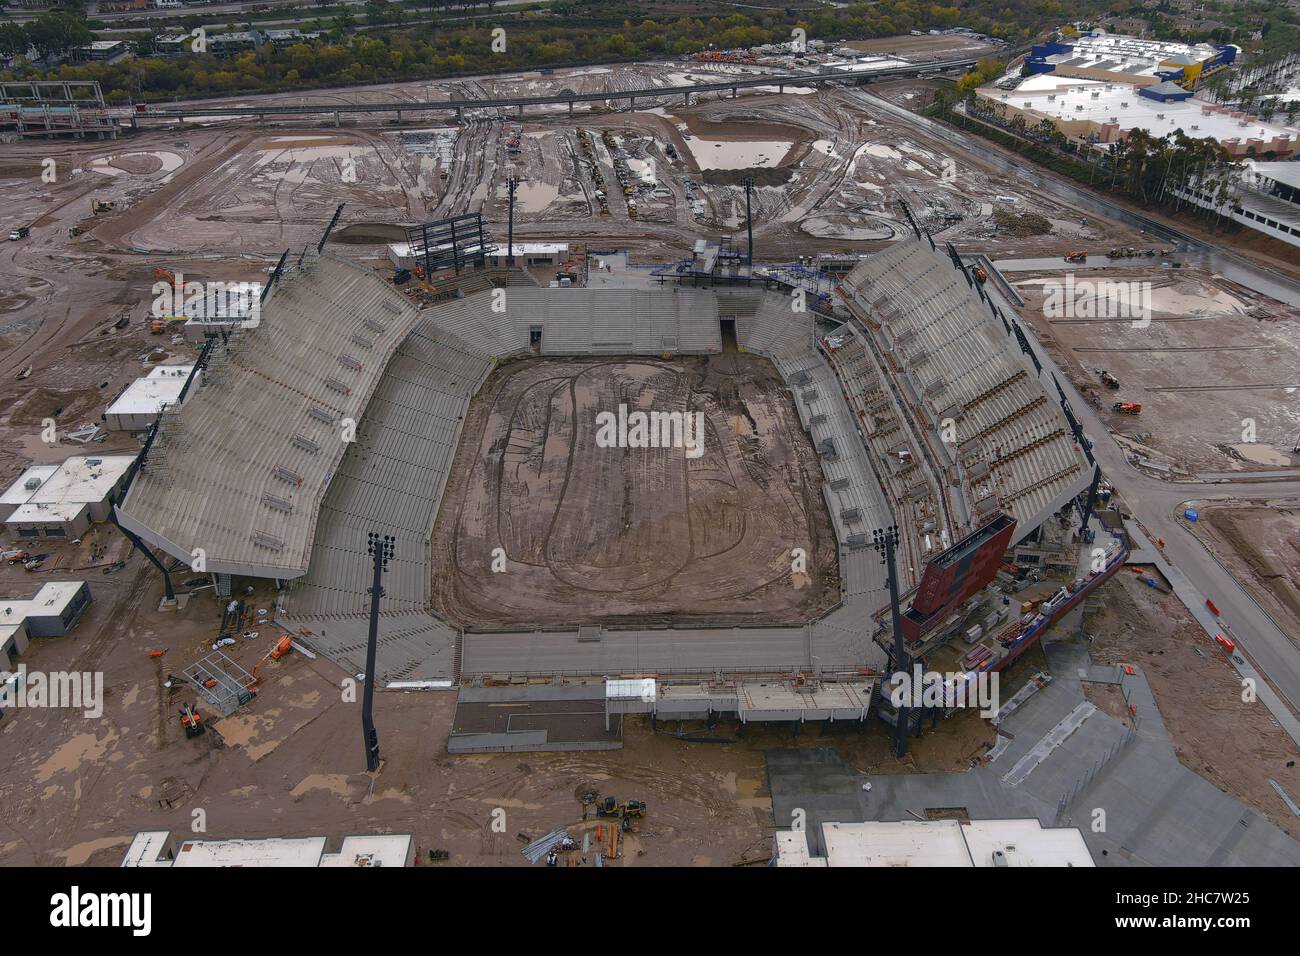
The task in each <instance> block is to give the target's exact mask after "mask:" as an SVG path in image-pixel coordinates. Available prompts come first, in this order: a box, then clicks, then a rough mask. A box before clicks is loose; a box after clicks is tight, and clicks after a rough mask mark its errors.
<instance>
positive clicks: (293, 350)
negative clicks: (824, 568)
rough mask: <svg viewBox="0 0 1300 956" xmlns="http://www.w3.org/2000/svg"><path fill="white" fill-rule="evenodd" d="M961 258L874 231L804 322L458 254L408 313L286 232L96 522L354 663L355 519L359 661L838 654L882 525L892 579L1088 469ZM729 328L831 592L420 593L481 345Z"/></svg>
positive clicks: (675, 344)
mask: <svg viewBox="0 0 1300 956" xmlns="http://www.w3.org/2000/svg"><path fill="white" fill-rule="evenodd" d="M963 279H964V277H963V274H962V272H960V271H958V268H957V267H956V265H955V264H954V262H953V261H950V260H949V259H948V257H946V256H944V255H943V254H941V253H938V252H936V251H935V250H934V249H933V245H932V244H931V243H929V242H928V240H918V241H904V242H900V243H897V244H896V245H894V246H892V247H890V248H889V249H888V250H887V251H885V252H883V253H881V254H879V255H877V256H873V257H871V258H870V259H868V260H866V261H864V262H863V263H862V264H861V265H859V266H858V267H857V268H856V269H855V270H854V271H853V272H852V273H851V274H850V275H849V277H848V279H847V280H846V282H845V284H844V287H843V290H842V292H843V298H844V299H845V303H844V305H846V306H847V307H848V310H849V312H848V315H847V320H846V321H844V322H843V324H841V325H840V326H839V327H838V328H837V329H835V330H834V331H833V332H830V333H829V334H825V335H821V336H819V334H818V329H817V325H816V323H817V322H823V323H824V322H825V317H817V316H815V315H814V314H813V313H811V312H806V311H804V312H800V311H794V310H792V309H791V306H790V302H791V299H790V297H789V296H788V295H787V294H785V292H784V291H780V292H771V291H767V290H764V289H760V288H758V287H753V288H750V287H745V286H726V287H717V288H711V289H688V288H677V287H671V286H670V287H667V288H655V289H643V288H638V289H609V288H600V289H589V288H539V287H537V286H536V285H535V284H533V282H532V280H531V278H529V277H528V276H527V274H525V273H523V272H510V271H504V270H503V271H496V272H485V271H473V272H468V273H466V274H464V275H463V276H461V277H459V278H458V279H457V280H456V282H455V283H454V284H453V286H452V293H451V295H450V296H449V297H447V298H445V299H444V300H442V301H440V302H436V303H434V304H431V305H427V306H425V307H424V308H423V309H421V310H416V309H415V308H414V307H413V306H412V305H411V304H410V302H409V301H408V299H407V298H406V297H405V296H403V295H401V294H400V293H399V292H398V291H396V290H395V289H394V288H393V287H392V286H390V285H388V284H387V283H385V282H384V281H383V280H382V279H381V278H380V277H379V276H378V275H377V274H375V273H374V272H373V271H371V270H369V269H366V268H363V267H361V266H359V265H357V264H354V263H351V262H349V261H347V260H346V259H343V258H340V257H337V256H334V255H329V254H326V255H321V256H317V255H315V254H313V253H312V251H311V250H308V251H307V252H306V253H304V255H303V256H302V257H301V258H300V259H299V260H298V261H297V262H296V263H293V262H291V263H290V265H289V266H287V267H286V269H285V271H284V274H283V277H282V278H281V279H280V281H279V282H277V283H275V284H274V285H273V286H272V289H271V292H270V294H269V295H268V297H267V298H266V301H265V303H264V305H263V309H262V319H261V323H260V325H259V326H258V327H256V328H252V329H247V330H244V331H241V332H238V333H235V334H234V335H232V336H231V337H230V339H229V342H228V343H225V344H217V345H216V346H215V347H214V350H213V354H212V357H211V360H210V368H209V371H208V373H207V374H206V375H205V376H204V377H203V379H202V384H201V385H199V386H198V391H197V394H196V395H194V396H193V397H191V398H190V399H189V401H187V402H186V403H185V405H184V406H183V407H182V408H181V409H180V410H179V411H177V412H174V413H169V414H167V415H165V416H164V420H163V421H162V423H161V424H160V427H159V430H158V433H157V436H156V439H155V441H154V442H153V445H152V448H150V449H147V450H146V456H145V458H144V461H143V464H142V467H141V469H140V472H139V474H138V476H137V477H136V480H135V481H134V483H133V485H132V486H131V487H130V490H129V492H128V495H127V497H126V499H125V501H124V502H123V503H122V504H121V505H120V506H119V508H118V514H119V519H120V520H121V521H122V523H123V525H125V526H126V527H128V528H130V529H131V530H132V531H134V532H135V533H136V534H138V535H139V536H140V537H141V538H142V539H143V540H144V541H145V542H147V543H149V544H151V545H153V546H155V547H157V548H159V549H161V550H162V551H165V552H167V553H168V554H170V555H172V556H174V557H175V558H177V559H179V560H180V561H182V562H185V563H187V564H188V563H190V562H191V560H192V557H193V555H194V554H195V553H196V551H197V549H202V551H203V552H204V554H205V558H206V562H207V570H208V571H209V572H212V573H215V574H218V575H219V576H220V575H251V576H257V577H266V578H275V579H277V580H278V581H280V582H281V583H282V584H283V585H284V587H283V590H282V592H281V597H280V601H279V607H278V616H279V618H280V620H281V621H282V622H283V623H285V624H286V625H288V626H290V627H291V628H293V629H295V630H297V629H298V628H305V629H306V630H307V631H308V632H309V634H310V637H309V638H308V639H309V642H310V643H311V645H312V647H313V648H315V649H316V650H318V651H319V652H321V653H323V654H325V655H327V656H329V657H331V658H333V659H335V660H336V661H338V662H339V663H340V665H342V666H344V667H346V668H347V669H348V670H349V671H351V672H356V671H358V670H361V669H363V667H364V660H365V641H366V632H367V612H368V606H369V596H368V594H367V593H366V589H367V587H368V584H369V566H370V559H369V558H368V556H367V554H366V545H367V534H368V533H369V532H371V531H381V532H383V533H388V534H392V535H394V536H395V537H396V558H395V560H394V561H392V562H391V563H390V570H389V573H388V575H387V577H386V578H385V580H384V592H385V593H384V597H383V600H382V603H381V629H380V639H379V651H378V677H379V679H380V680H381V681H382V682H391V681H399V680H447V681H458V682H461V683H465V684H467V683H472V682H473V681H474V680H476V679H477V678H481V677H484V676H488V675H492V676H495V677H500V676H502V675H509V676H512V677H523V676H541V675H558V674H564V675H569V676H580V675H605V676H616V675H620V674H641V675H644V674H656V675H659V676H661V677H671V676H673V675H683V676H685V675H691V674H710V675H712V674H716V673H725V674H732V675H739V674H756V675H761V674H790V673H795V672H803V673H817V674H820V675H822V676H823V677H826V678H833V677H834V676H836V675H843V676H845V677H848V676H850V675H860V674H861V673H862V672H863V670H864V669H867V668H876V669H879V667H880V666H881V665H882V664H883V662H884V658H883V654H882V652H881V651H880V650H879V648H877V647H876V646H875V645H874V644H873V642H872V640H871V633H870V630H871V628H872V627H874V622H873V620H872V618H873V615H875V614H877V613H878V612H879V611H880V610H881V609H882V608H884V607H885V606H886V605H887V594H886V587H885V583H886V582H885V569H884V567H883V562H882V560H881V557H880V555H879V554H878V553H877V551H876V550H875V548H874V547H873V544H872V542H873V537H872V535H873V532H874V531H876V530H878V529H881V528H885V527H888V526H891V525H895V524H897V525H899V527H900V531H901V532H902V535H901V538H902V540H903V541H904V546H903V552H902V557H903V560H900V562H899V563H900V575H901V576H902V577H903V579H904V581H903V584H904V587H905V588H911V587H913V586H914V585H915V583H916V582H917V580H919V577H920V574H921V572H922V571H923V569H924V564H925V561H926V560H927V559H928V558H929V557H931V556H934V555H937V554H939V553H941V552H942V551H943V550H945V548H946V547H947V546H948V545H949V544H951V543H952V542H953V541H954V540H956V539H958V538H960V537H961V536H962V535H963V534H965V533H966V532H967V531H969V530H970V529H972V528H973V527H976V526H977V525H979V524H981V523H983V520H984V519H985V518H987V517H988V516H990V515H993V514H996V513H997V512H998V511H1000V510H1002V511H1006V512H1008V513H1010V514H1012V515H1013V516H1014V517H1016V518H1017V520H1018V522H1019V526H1018V528H1017V532H1016V533H1017V537H1023V536H1025V535H1026V534H1028V533H1030V532H1032V530H1033V529H1034V528H1036V527H1037V524H1039V523H1041V522H1042V521H1043V520H1045V519H1046V518H1047V517H1049V516H1050V515H1051V514H1052V513H1053V512H1054V511H1055V510H1056V509H1058V508H1060V507H1061V505H1062V503H1065V502H1068V501H1069V500H1070V499H1071V498H1073V497H1074V496H1075V495H1077V494H1078V493H1079V492H1080V491H1082V490H1083V489H1085V488H1086V487H1087V484H1088V481H1089V479H1090V477H1091V469H1090V468H1089V466H1088V463H1087V462H1086V461H1085V460H1084V454H1083V452H1082V451H1081V450H1080V449H1079V448H1078V447H1077V446H1076V445H1075V444H1074V443H1073V439H1072V437H1071V432H1070V428H1069V427H1068V424H1067V421H1066V418H1065V416H1064V415H1063V413H1062V410H1061V409H1060V408H1058V407H1057V406H1056V403H1055V402H1054V401H1053V400H1052V399H1051V397H1050V396H1049V394H1048V393H1047V391H1046V389H1045V388H1044V386H1043V384H1041V383H1040V381H1039V379H1038V373H1037V371H1036V370H1035V369H1034V368H1033V367H1032V366H1031V365H1030V360H1029V359H1026V358H1025V357H1024V356H1022V355H1021V354H1020V352H1019V350H1018V349H1017V347H1016V343H1015V341H1014V340H1013V339H1012V338H1011V337H1010V336H1008V335H1004V334H1003V329H1002V327H1001V326H1000V325H999V324H998V321H997V319H996V318H995V317H994V315H993V314H992V313H991V311H990V310H989V309H987V308H985V305H984V304H983V303H982V302H981V297H980V296H978V295H977V292H978V290H977V289H975V288H973V287H972V286H971V284H970V282H969V280H966V281H963ZM503 289H504V294H503V293H502V290H503ZM731 323H734V328H735V331H736V341H737V343H738V345H739V348H740V350H741V351H745V352H750V353H755V354H757V355H760V356H763V357H766V358H768V359H770V360H771V362H772V363H773V364H774V366H775V368H776V369H777V371H778V372H779V374H780V376H781V377H782V379H784V381H785V383H786V384H787V386H788V389H789V393H790V397H791V400H792V401H793V405H794V409H795V411H796V412H797V415H798V421H799V423H800V425H801V426H802V428H803V429H804V431H805V432H806V433H807V436H808V438H809V439H810V441H811V444H812V446H813V448H814V449H815V450H816V458H817V462H818V464H819V465H820V469H821V472H822V476H821V477H822V481H821V486H820V487H821V491H822V495H823V497H824V502H825V505H826V509H827V513H828V514H829V518H830V522H831V525H832V527H833V531H834V536H835V540H836V542H837V545H838V546H837V551H838V560H839V569H838V575H837V577H836V580H837V581H838V587H839V591H840V594H839V602H838V603H837V604H835V605H834V606H833V607H832V608H831V609H830V610H829V611H828V612H826V613H824V614H822V615H820V616H819V617H816V618H815V619H812V620H808V621H807V622H805V623H803V624H799V625H794V626H759V625H758V624H756V625H755V626H746V627H709V626H671V627H664V626H637V625H636V624H635V623H615V624H595V625H593V624H592V623H591V622H589V621H584V620H575V621H574V622H573V624H572V626H571V627H559V628H554V627H552V628H548V629H546V630H541V629H535V630H519V629H504V630H496V631H492V630H478V629H473V628H469V627H467V628H464V629H462V628H460V627H454V626H452V625H450V624H448V623H446V622H444V621H443V620H441V619H440V618H439V617H438V616H436V615H435V614H434V613H433V611H432V606H433V586H434V582H433V570H432V568H433V560H432V555H431V536H432V529H433V528H434V525H435V522H436V520H437V518H438V512H439V506H440V504H441V503H442V499H443V495H444V490H445V488H446V484H447V480H448V476H449V474H450V473H451V472H452V469H453V465H454V463H455V459H456V450H457V447H458V443H459V442H460V438H461V431H462V427H463V425H464V422H465V420H466V416H467V413H468V410H469V408H470V403H471V401H472V400H473V398H474V396H475V394H476V393H477V392H478V390H479V389H480V387H481V386H482V385H483V383H484V382H485V380H486V379H487V378H488V376H489V375H490V374H491V373H492V371H493V370H494V369H495V368H496V367H497V366H498V365H500V364H501V363H503V362H504V361H507V360H512V359H516V358H520V357H534V356H541V357H547V356H555V357H566V356H567V357H585V356H658V357H663V356H665V355H672V356H710V355H717V354H719V353H721V352H722V350H723V344H722V343H723V339H722V334H721V329H722V328H723V327H724V325H728V326H729V325H730V324H731ZM824 328H825V326H823V329H824ZM944 419H954V420H955V422H956V427H957V436H958V441H957V443H956V444H955V446H954V445H952V444H951V443H945V442H944V441H942V438H941V428H942V424H943V420H944ZM350 420H352V421H355V422H356V427H355V440H351V441H348V440H345V439H344V438H343V437H342V436H343V435H344V434H345V428H346V426H347V425H348V423H349V421H350ZM198 489H203V491H204V492H205V495H206V497H205V498H199V497H197V496H196V492H197V490H198Z"/></svg>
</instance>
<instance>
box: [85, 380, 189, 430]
mask: <svg viewBox="0 0 1300 956" xmlns="http://www.w3.org/2000/svg"><path fill="white" fill-rule="evenodd" d="M193 370H194V366H193V365H159V366H158V367H157V368H155V369H152V370H151V371H150V372H149V374H148V375H146V376H144V377H143V378H137V379H136V380H135V381H134V382H132V383H131V384H130V385H128V386H127V387H126V389H125V391H123V392H122V394H121V395H119V396H118V397H117V398H116V399H115V400H114V401H113V403H112V404H111V405H109V406H108V409H107V411H106V412H105V413H104V420H105V423H106V424H107V425H108V427H109V428H110V429H111V430H113V431H143V430H144V429H146V428H148V427H149V426H150V425H152V424H153V423H154V422H155V421H156V420H157V418H158V415H159V413H160V412H161V411H162V410H163V407H164V406H166V405H171V404H174V403H176V402H178V401H179V400H180V397H181V390H182V389H183V388H185V383H186V382H187V381H188V380H189V377H190V373H191V372H192V371H193Z"/></svg>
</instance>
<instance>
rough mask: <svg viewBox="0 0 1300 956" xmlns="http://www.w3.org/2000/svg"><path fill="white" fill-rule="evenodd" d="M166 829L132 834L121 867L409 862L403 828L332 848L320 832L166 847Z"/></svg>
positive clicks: (408, 845)
mask: <svg viewBox="0 0 1300 956" xmlns="http://www.w3.org/2000/svg"><path fill="white" fill-rule="evenodd" d="M170 838H171V831H169V830H145V831H143V832H141V833H137V834H136V835H135V839H134V840H132V841H131V845H130V846H129V847H128V848H127V851H126V855H125V856H124V857H123V858H122V866H124V867H136V866H143V867H152V866H177V867H310V866H317V867H345V866H351V867H376V866H393V867H403V866H410V865H411V862H412V860H413V859H414V845H413V844H412V842H411V835H410V834H409V833H381V834H373V835H363V836H348V837H344V838H343V845H342V847H341V848H340V849H339V852H338V853H327V852H325V843H326V838H325V837H323V836H313V837H267V838H265V839H241V838H234V839H229V840H182V841H181V842H180V844H179V845H178V846H177V847H176V852H175V854H174V855H173V854H172V852H171V840H170Z"/></svg>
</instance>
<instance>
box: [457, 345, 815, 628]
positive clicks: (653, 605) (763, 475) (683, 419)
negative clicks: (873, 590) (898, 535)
mask: <svg viewBox="0 0 1300 956" xmlns="http://www.w3.org/2000/svg"><path fill="white" fill-rule="evenodd" d="M620 408H621V409H622V410H623V411H622V413H620ZM638 412H640V413H659V414H667V415H677V416H678V420H677V424H676V425H674V424H673V422H672V420H671V419H670V420H669V421H668V422H667V427H666V428H661V429H658V430H656V429H654V428H649V429H646V430H645V432H646V433H645V435H644V436H643V437H644V439H645V440H646V441H653V442H654V443H655V444H656V445H659V446H660V447H636V445H637V443H638V441H639V439H638V437H637V433H636V430H635V420H634V419H633V417H632V416H634V415H636V414H637V413H638ZM620 414H622V415H623V416H625V417H624V421H625V422H627V423H628V427H626V428H625V429H624V431H625V432H626V434H625V436H623V437H625V439H626V440H620V435H619V434H618V426H617V421H618V418H619V416H620ZM602 416H609V417H608V419H607V421H608V425H606V424H605V422H604V421H603V420H602ZM692 422H693V423H694V424H693V425H692V424H691V423H692ZM820 485H821V471H820V468H819V467H818V465H817V462H816V455H815V453H814V452H813V449H812V446H811V444H810V443H809V441H808V437H807V435H806V434H805V433H804V431H803V430H802V428H801V427H800V425H799V421H798V418H797V416H796V414H795V410H794V407H793V406H792V405H791V403H790V399H789V396H788V395H787V394H786V392H785V390H784V386H783V384H782V382H781V379H780V377H779V375H778V373H777V371H776V369H775V368H774V367H773V366H772V364H771V363H770V362H769V361H767V360H766V359H763V358H759V357H757V356H752V355H739V354H726V355H722V356H713V357H706V358H692V359H675V360H671V361H664V360H661V359H651V358H626V359H616V360H612V361H611V360H600V359H596V360H553V359H530V360H526V361H522V362H515V363H512V364H509V365H506V366H505V367H503V368H500V369H498V370H497V371H496V372H495V373H493V375H492V376H491V377H490V378H489V379H488V381H487V382H486V383H485V385H484V387H483V388H482V389H481V390H480V392H479V394H478V396H477V397H476V398H475V401H474V405H473V406H472V407H471V409H470V412H469V415H468V417H467V420H466V426H465V429H464V432H463V434H462V438H461V443H460V447H459V449H458V452H457V456H456V462H455V464H454V466H453V470H452V476H451V479H450V480H449V483H448V493H447V494H446V495H444V498H443V505H442V509H441V511H440V514H439V517H438V522H437V525H436V527H435V531H434V540H433V553H434V557H435V560H434V574H433V578H434V590H435V592H436V597H435V603H436V606H437V608H438V610H439V612H440V613H442V614H444V615H446V616H447V617H448V618H449V619H450V620H452V621H454V622H456V623H458V624H462V625H474V626H485V625H491V624H500V625H509V624H530V625H531V624H547V623H555V624H566V625H573V624H577V623H593V622H604V623H610V622H645V621H647V620H654V621H657V622H669V621H708V622H710V623H717V622H723V621H730V622H737V623H739V622H754V621H762V622H763V623H765V624H775V623H796V622H800V621H804V620H807V619H808V618H810V617H815V616H816V615H817V614H819V613H820V612H821V611H823V610H825V609H826V608H827V607H829V606H830V605H831V604H833V603H834V601H835V600H836V599H837V598H838V579H837V570H836V569H837V567H838V565H837V558H836V549H835V543H834V536H833V534H832V532H831V527H830V522H829V518H828V517H827V515H826V511H825V506H824V505H823V503H822V496H821V490H820ZM795 549H800V550H801V551H802V552H803V553H804V554H805V555H807V561H806V562H800V563H799V564H798V565H796V563H795V561H794V560H792V559H793V556H794V552H795Z"/></svg>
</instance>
